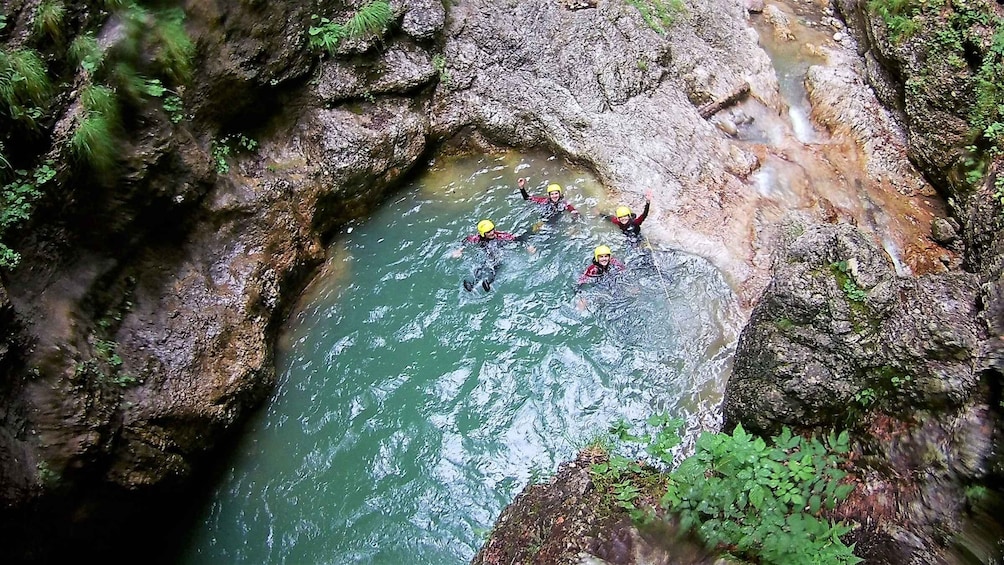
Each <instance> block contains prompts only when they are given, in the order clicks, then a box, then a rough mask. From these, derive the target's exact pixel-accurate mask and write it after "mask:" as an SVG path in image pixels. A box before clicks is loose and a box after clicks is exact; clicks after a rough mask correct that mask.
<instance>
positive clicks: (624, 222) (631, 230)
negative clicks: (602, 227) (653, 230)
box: [602, 190, 652, 246]
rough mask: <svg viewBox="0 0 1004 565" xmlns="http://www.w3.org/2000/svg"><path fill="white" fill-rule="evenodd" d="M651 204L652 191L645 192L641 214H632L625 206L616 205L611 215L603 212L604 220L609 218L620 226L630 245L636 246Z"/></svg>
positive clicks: (639, 241) (639, 240)
mask: <svg viewBox="0 0 1004 565" xmlns="http://www.w3.org/2000/svg"><path fill="white" fill-rule="evenodd" d="M651 205H652V191H651V190H649V191H646V192H645V208H644V209H643V210H642V211H641V215H637V214H634V213H633V212H631V209H630V208H628V207H627V206H618V207H617V210H616V211H615V212H614V215H613V216H610V215H606V214H604V215H603V216H602V217H603V219H604V220H609V221H611V222H613V223H614V225H616V226H617V227H618V228H620V230H621V233H623V234H624V235H625V236H626V237H627V240H628V242H629V243H631V245H634V246H637V245H638V244H639V243H641V225H642V223H644V222H645V218H648V211H649V208H650V207H651Z"/></svg>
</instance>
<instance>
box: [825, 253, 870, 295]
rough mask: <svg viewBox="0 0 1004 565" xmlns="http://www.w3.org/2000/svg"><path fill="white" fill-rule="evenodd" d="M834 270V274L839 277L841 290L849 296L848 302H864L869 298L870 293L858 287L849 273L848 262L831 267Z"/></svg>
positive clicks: (838, 281) (834, 264) (839, 262)
mask: <svg viewBox="0 0 1004 565" xmlns="http://www.w3.org/2000/svg"><path fill="white" fill-rule="evenodd" d="M830 267H831V268H832V269H833V272H834V274H835V275H836V277H837V284H838V285H840V288H841V290H843V291H844V294H845V295H846V296H847V299H848V300H851V301H853V302H862V303H863V302H864V301H865V300H866V299H867V298H868V293H867V292H865V291H864V290H863V289H861V288H859V287H858V284H857V283H856V282H854V279H853V278H851V275H850V273H849V271H848V266H847V261H838V262H836V263H833V264H832V265H830Z"/></svg>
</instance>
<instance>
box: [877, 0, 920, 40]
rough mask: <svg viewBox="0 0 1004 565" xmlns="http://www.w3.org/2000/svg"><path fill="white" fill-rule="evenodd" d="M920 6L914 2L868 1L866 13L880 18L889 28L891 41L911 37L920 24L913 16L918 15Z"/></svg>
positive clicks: (898, 0)
mask: <svg viewBox="0 0 1004 565" xmlns="http://www.w3.org/2000/svg"><path fill="white" fill-rule="evenodd" d="M920 8H921V5H920V3H919V2H917V1H916V0H870V1H869V2H868V11H869V12H871V13H872V14H875V15H877V16H879V17H880V18H882V21H883V22H885V25H886V27H888V28H889V36H890V37H891V38H892V39H893V41H900V40H902V39H905V38H907V37H910V36H911V35H913V34H914V33H915V32H916V31H917V30H918V29H919V28H920V24H919V23H918V22H917V21H916V20H915V19H914V16H916V15H918V14H920Z"/></svg>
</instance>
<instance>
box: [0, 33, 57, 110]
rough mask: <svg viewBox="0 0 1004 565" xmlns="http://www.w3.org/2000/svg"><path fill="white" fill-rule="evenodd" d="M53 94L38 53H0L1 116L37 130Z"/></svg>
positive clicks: (1, 50)
mask: <svg viewBox="0 0 1004 565" xmlns="http://www.w3.org/2000/svg"><path fill="white" fill-rule="evenodd" d="M51 90H52V87H51V85H50V82H49V75H48V69H46V67H45V63H43V62H42V58H41V57H40V56H39V55H38V53H37V52H36V51H33V50H31V49H15V50H14V51H10V52H8V51H5V50H3V49H0V116H7V117H8V118H10V119H11V120H13V121H15V122H21V123H22V124H25V125H27V126H28V127H30V128H34V127H35V126H36V125H37V121H38V119H39V118H40V117H41V116H42V110H41V107H42V106H44V105H45V103H46V102H47V101H48V99H49V96H50V93H51Z"/></svg>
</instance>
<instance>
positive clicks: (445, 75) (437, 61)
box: [432, 53, 450, 86]
mask: <svg viewBox="0 0 1004 565" xmlns="http://www.w3.org/2000/svg"><path fill="white" fill-rule="evenodd" d="M432 68H434V69H436V72H437V73H439V82H441V83H443V84H444V85H446V86H449V85H450V71H448V70H446V57H443V55H442V54H440V53H437V54H435V55H433V56H432Z"/></svg>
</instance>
